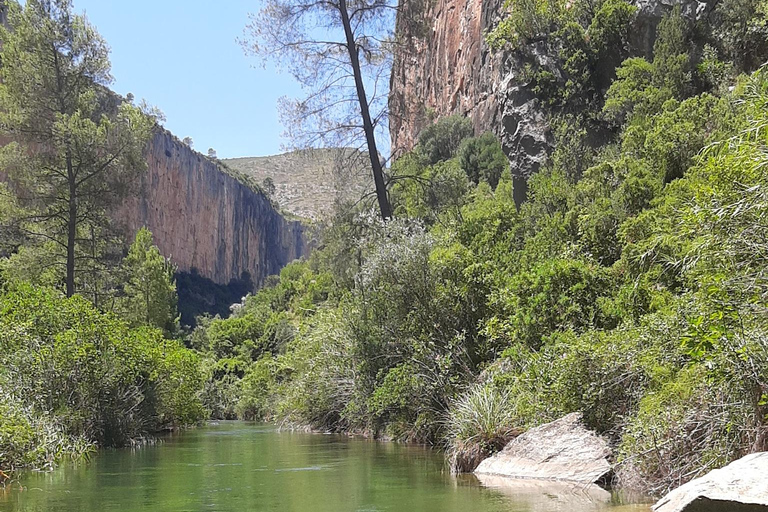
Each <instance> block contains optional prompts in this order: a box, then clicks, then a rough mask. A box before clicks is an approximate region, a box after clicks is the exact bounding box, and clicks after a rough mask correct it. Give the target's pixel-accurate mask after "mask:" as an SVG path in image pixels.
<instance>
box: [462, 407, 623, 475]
mask: <svg viewBox="0 0 768 512" xmlns="http://www.w3.org/2000/svg"><path fill="white" fill-rule="evenodd" d="M610 456H611V449H610V447H609V445H608V442H607V441H606V440H605V439H603V438H601V437H600V436H598V435H597V434H595V433H594V432H592V431H590V430H587V428H586V427H584V424H583V423H582V418H581V414H580V413H573V414H569V415H568V416H565V417H563V418H561V419H559V420H557V421H553V422H552V423H547V424H546V425H542V426H540V427H536V428H533V429H531V430H529V431H528V432H526V433H525V434H522V435H520V436H518V437H517V438H515V439H514V440H512V441H510V442H509V443H508V444H507V446H506V447H504V449H503V450H502V451H501V452H499V453H497V454H496V455H494V456H492V457H489V458H487V459H485V460H484V461H483V462H481V463H480V465H479V466H478V467H477V469H475V473H476V474H478V475H499V476H505V477H509V478H538V479H544V480H563V481H569V482H579V483H583V484H591V483H596V482H604V481H605V480H606V479H607V478H608V477H609V476H610V475H611V463H610V462H609V461H608V458H609V457H610Z"/></svg>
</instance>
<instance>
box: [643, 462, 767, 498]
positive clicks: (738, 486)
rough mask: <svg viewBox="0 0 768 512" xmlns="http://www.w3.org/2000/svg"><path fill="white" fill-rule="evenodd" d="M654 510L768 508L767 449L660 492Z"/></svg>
mask: <svg viewBox="0 0 768 512" xmlns="http://www.w3.org/2000/svg"><path fill="white" fill-rule="evenodd" d="M653 511H654V512H768V452H761V453H753V454H751V455H747V456H746V457H743V458H741V459H739V460H737V461H735V462H732V463H731V464H728V465H727V466H725V467H724V468H720V469H715V470H714V471H710V472H709V473H707V474H706V475H704V476H703V477H701V478H697V479H695V480H691V481H690V482H688V483H687V484H685V485H683V486H681V487H678V488H677V489H675V490H674V491H672V492H670V493H669V494H667V495H666V496H664V497H663V498H662V499H661V500H659V501H658V503H656V504H655V505H654V506H653Z"/></svg>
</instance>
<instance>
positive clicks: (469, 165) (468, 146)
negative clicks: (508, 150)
mask: <svg viewBox="0 0 768 512" xmlns="http://www.w3.org/2000/svg"><path fill="white" fill-rule="evenodd" d="M457 157H458V159H459V166H460V167H461V168H462V169H463V170H464V172H465V173H466V174H467V178H469V181H471V182H472V183H474V184H475V185H477V184H479V183H480V182H482V181H484V182H486V183H488V184H489V185H490V186H491V188H494V189H495V188H496V185H498V184H499V180H500V179H501V175H502V174H503V173H504V171H505V170H506V169H508V168H509V162H508V161H507V158H506V156H505V155H504V152H503V151H502V150H501V144H500V143H499V141H498V139H497V138H496V137H495V136H494V135H493V134H492V133H491V132H485V133H483V134H482V135H480V136H479V137H472V138H469V139H466V140H464V142H462V143H461V146H460V147H459V149H458V154H457Z"/></svg>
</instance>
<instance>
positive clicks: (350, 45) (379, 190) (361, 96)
mask: <svg viewBox="0 0 768 512" xmlns="http://www.w3.org/2000/svg"><path fill="white" fill-rule="evenodd" d="M339 11H340V13H341V22H342V24H343V25H344V34H345V35H346V38H347V51H348V52H349V60H350V63H351V64H352V72H353V74H354V77H355V87H356V89H357V100H358V102H359V103H360V114H361V115H362V118H363V130H364V131H365V140H366V142H367V144H368V156H369V157H370V159H371V170H372V171H373V182H374V183H375V185H376V198H377V199H378V200H379V210H380V211H381V218H382V219H384V220H388V219H391V218H392V207H391V206H390V204H389V197H388V196H387V186H386V184H385V183H384V170H383V169H382V167H381V160H379V151H378V150H377V149H376V138H375V134H374V131H373V122H372V121H371V113H370V111H369V110H368V98H366V95H365V86H364V84H363V75H362V73H361V71H360V56H359V53H358V49H357V43H356V42H355V35H354V34H353V32H352V25H351V23H350V21H349V12H348V11H347V2H346V0H339Z"/></svg>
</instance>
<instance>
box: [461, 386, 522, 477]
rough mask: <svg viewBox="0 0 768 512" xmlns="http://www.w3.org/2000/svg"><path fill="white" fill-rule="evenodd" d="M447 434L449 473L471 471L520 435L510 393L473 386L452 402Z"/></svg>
mask: <svg viewBox="0 0 768 512" xmlns="http://www.w3.org/2000/svg"><path fill="white" fill-rule="evenodd" d="M446 431H447V438H448V439H449V443H448V461H449V464H450V466H451V471H452V472H454V473H463V472H471V471H473V470H474V469H475V468H476V467H477V466H478V464H480V462H482V460H483V459H485V458H486V457H488V456H490V455H492V454H494V453H496V452H498V451H500V450H501V449H502V448H504V446H505V445H506V444H507V443H508V442H509V441H510V440H511V439H513V438H514V437H516V436H517V435H518V434H520V429H518V428H517V427H516V415H515V413H514V406H513V404H512V400H510V396H509V392H507V391H504V390H501V389H499V388H498V387H496V386H493V385H490V384H476V385H474V386H473V387H471V388H470V389H469V390H468V391H467V392H466V393H465V394H464V395H462V396H461V397H459V398H458V399H457V400H455V401H454V402H453V403H452V405H451V408H450V410H449V411H448V417H447V420H446Z"/></svg>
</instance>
